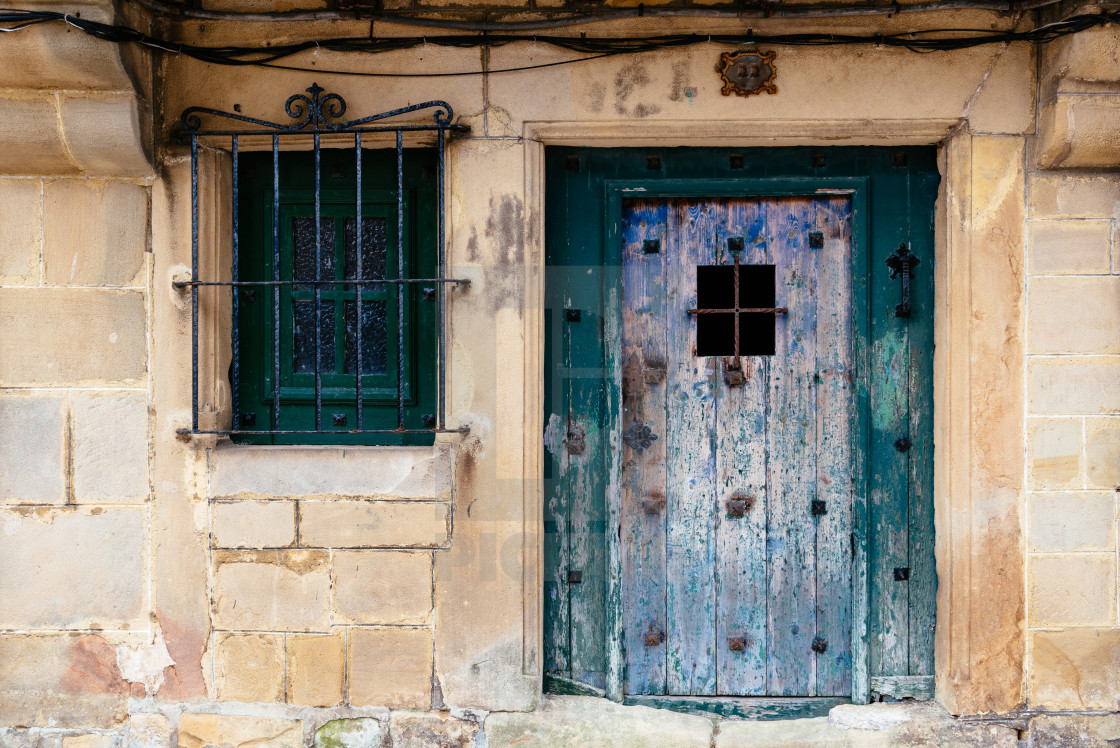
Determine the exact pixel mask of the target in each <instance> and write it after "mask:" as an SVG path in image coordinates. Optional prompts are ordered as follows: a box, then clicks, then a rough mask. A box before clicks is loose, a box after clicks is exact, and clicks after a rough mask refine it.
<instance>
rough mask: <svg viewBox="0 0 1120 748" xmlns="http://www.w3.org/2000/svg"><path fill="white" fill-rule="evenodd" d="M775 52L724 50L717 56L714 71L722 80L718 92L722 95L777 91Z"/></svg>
mask: <svg viewBox="0 0 1120 748" xmlns="http://www.w3.org/2000/svg"><path fill="white" fill-rule="evenodd" d="M775 54H777V53H776V52H724V53H723V54H721V55H720V56H719V64H717V65H716V72H717V73H719V77H720V79H722V80H723V88H722V89H720V93H722V94H723V95H724V96H730V95H731V94H735V95H736V96H753V95H754V94H761V93H763V92H766V93H768V94H776V93H778V87H777V86H775V85H774V78H775V76H776V75H777V74H778V71H777V69H776V68H775V67H774V55H775Z"/></svg>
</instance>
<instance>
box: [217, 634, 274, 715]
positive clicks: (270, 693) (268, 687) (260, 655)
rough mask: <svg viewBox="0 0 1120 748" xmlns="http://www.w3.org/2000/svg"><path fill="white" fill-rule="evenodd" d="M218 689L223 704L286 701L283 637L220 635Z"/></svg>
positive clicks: (218, 695)
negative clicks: (230, 702)
mask: <svg viewBox="0 0 1120 748" xmlns="http://www.w3.org/2000/svg"><path fill="white" fill-rule="evenodd" d="M214 689H215V691H216V693H217V697H218V700H219V701H247V702H255V701H266V702H267V701H283V700H284V637H283V635H282V634H217V635H216V636H215V641H214Z"/></svg>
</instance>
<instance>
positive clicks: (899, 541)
mask: <svg viewBox="0 0 1120 748" xmlns="http://www.w3.org/2000/svg"><path fill="white" fill-rule="evenodd" d="M546 157H547V162H548V163H547V169H546V195H547V201H546V207H547V210H546V217H545V249H546V268H545V270H546V280H545V302H546V307H545V310H544V327H545V349H544V369H545V372H546V376H545V390H544V395H545V397H544V403H543V407H544V416H545V422H546V428H545V429H544V442H545V448H546V459H545V463H544V466H543V475H542V477H543V490H544V506H543V507H542V514H543V522H542V525H541V529H542V531H543V543H542V545H543V549H542V550H543V558H544V581H543V593H544V623H543V632H542V633H543V637H542V644H543V654H544V656H543V658H542V659H543V668H544V686H545V688H546V689H547V690H550V691H557V692H561V693H584V694H599V695H605V696H608V697H610V698H613V699H617V700H622V701H627V702H630V703H642V704H648V705H654V706H665V707H669V708H686V709H692V710H695V709H705V710H708V711H712V712H717V713H721V714H735V715H738V716H750V717H755V718H767V717H776V716H786V717H794V716H797V717H804V716H820V715H823V714H825V713H826V712H827V710H828V708H830V707H831V706H833V705H835V703H836V700H837V699H838V698H845V697H847V698H850V699H851V700H853V701H867V700H868V699H872V698H875V696H876V694H880V695H885V696H894V697H898V698H901V697H905V696H917V697H919V698H929V697H930V696H931V695H932V690H933V677H932V673H933V636H934V627H935V620H934V599H935V595H934V593H935V590H936V574H935V568H934V554H933V539H934V532H933V500H932V497H933V491H932V488H933V470H932V454H933V428H932V424H933V419H932V414H933V397H932V392H933V387H932V379H933V376H932V369H933V366H932V361H933V355H932V354H933V311H932V310H933V275H934V269H935V267H934V243H933V220H934V198H935V196H936V192H937V184H938V174H937V169H936V152H935V151H934V150H933V149H929V148H908V149H904V150H894V149H885V148H863V147H854V148H822V149H803V148H760V149H741V150H732V149H716V148H711V149H709V148H664V149H639V148H617V149H615V148H610V149H596V148H559V147H558V148H548V149H546ZM736 255H737V256H738V264H739V271H738V274H739V294H738V295H736V293H735V258H736ZM918 258H920V264H918V263H919V260H918ZM915 265H916V267H917V270H916V271H915V270H914V267H915ZM904 268H905V269H904ZM736 302H738V307H739V312H738V315H739V316H740V318H741V320H742V326H741V328H740V329H739V346H740V348H739V353H740V356H739V361H740V363H739V366H738V368H736V367H735V366H734V358H735V355H734V354H735V331H736V324H735V317H736V315H737V312H736V310H735V307H736ZM760 309H763V310H767V311H750V310H760ZM776 309H784V310H785V311H784V312H782V313H778V312H775V311H774V310H776ZM712 310H715V311H712ZM690 311H692V312H693V313H690ZM710 697H723V698H710ZM751 697H762V698H751ZM774 697H781V698H774Z"/></svg>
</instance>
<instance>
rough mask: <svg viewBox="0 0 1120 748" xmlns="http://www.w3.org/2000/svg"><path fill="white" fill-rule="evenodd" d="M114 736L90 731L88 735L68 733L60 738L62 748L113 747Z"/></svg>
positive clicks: (114, 743) (114, 742)
mask: <svg viewBox="0 0 1120 748" xmlns="http://www.w3.org/2000/svg"><path fill="white" fill-rule="evenodd" d="M116 743H117V740H116V739H115V736H113V735H109V734H106V733H96V732H92V733H89V734H88V735H69V736H67V737H64V738H63V739H62V748H115V746H116Z"/></svg>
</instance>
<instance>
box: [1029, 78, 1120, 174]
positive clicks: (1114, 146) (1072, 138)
mask: <svg viewBox="0 0 1120 748" xmlns="http://www.w3.org/2000/svg"><path fill="white" fill-rule="evenodd" d="M1118 120H1120V101H1118V100H1117V98H1116V96H1115V95H1114V94H1110V95H1106V96H1093V95H1084V94H1078V95H1074V96H1070V95H1065V94H1058V95H1057V96H1055V97H1054V98H1053V99H1051V100H1050V101H1049V102H1048V103H1047V104H1046V106H1044V107H1043V108H1042V110H1041V111H1040V112H1039V117H1038V140H1037V144H1038V165H1039V166H1040V167H1041V168H1043V169H1106V168H1115V167H1117V166H1120V139H1118V138H1117V137H1116V123H1117V121H1118Z"/></svg>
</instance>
